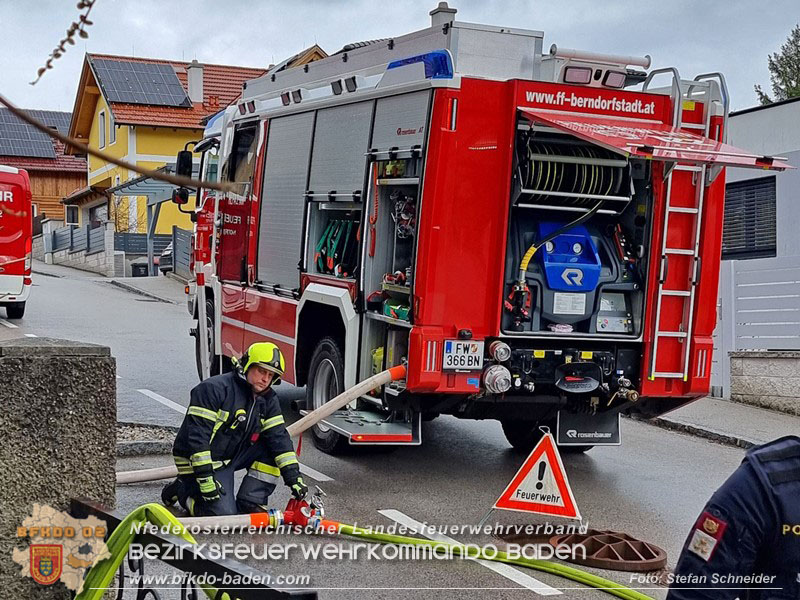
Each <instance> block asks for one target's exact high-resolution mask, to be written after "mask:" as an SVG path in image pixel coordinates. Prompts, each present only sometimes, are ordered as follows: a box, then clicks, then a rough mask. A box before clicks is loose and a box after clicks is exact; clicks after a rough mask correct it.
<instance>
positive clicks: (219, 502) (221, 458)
mask: <svg viewBox="0 0 800 600" xmlns="http://www.w3.org/2000/svg"><path fill="white" fill-rule="evenodd" d="M234 367H235V369H234V370H233V371H232V372H230V373H225V374H222V375H215V376H214V377H210V378H209V379H206V380H205V381H203V382H201V383H200V384H199V385H198V386H196V387H195V388H194V389H193V390H192V392H191V399H190V401H189V408H188V410H187V411H186V417H185V418H184V420H183V423H182V424H181V428H180V430H179V431H178V434H177V437H176V438H175V444H174V445H173V449H172V453H173V458H174V460H175V464H176V465H177V467H178V478H177V479H176V480H175V481H173V482H171V483H170V484H168V485H167V486H166V487H165V488H164V490H163V491H162V492H161V499H162V501H163V502H164V504H165V505H166V506H172V505H173V504H174V503H175V502H179V503H180V504H181V506H183V508H185V509H186V510H187V511H189V513H190V514H191V515H193V516H218V515H230V514H236V513H252V512H264V511H265V510H266V505H267V499H268V498H269V495H270V494H271V493H272V491H273V490H274V489H275V485H276V483H277V482H278V480H279V479H280V478H283V481H284V483H285V484H286V485H287V486H288V487H289V488H290V489H291V491H292V495H293V496H294V497H295V498H298V499H301V500H302V499H303V498H305V496H306V494H307V493H308V487H307V486H306V484H305V483H304V482H303V478H302V477H301V476H300V464H299V463H298V462H297V456H296V455H295V453H294V446H293V445H292V440H291V438H290V437H289V433H288V432H287V431H286V427H285V425H284V421H283V416H282V415H281V408H280V405H279V403H278V397H277V395H276V394H275V392H274V391H273V390H272V386H273V385H275V384H276V383H278V382H279V381H280V378H281V376H282V375H283V373H284V368H285V365H284V359H283V355H282V354H281V351H280V350H279V349H278V347H277V346H276V345H275V344H273V343H270V342H258V343H255V344H253V345H251V346H250V347H249V348H248V349H247V352H245V353H244V355H243V356H242V357H241V359H239V360H238V361H236V360H235V359H234ZM240 469H247V473H246V474H245V477H244V479H243V480H242V484H241V485H240V486H239V490H238V492H236V494H235V496H234V479H233V476H234V473H235V472H236V471H238V470H240Z"/></svg>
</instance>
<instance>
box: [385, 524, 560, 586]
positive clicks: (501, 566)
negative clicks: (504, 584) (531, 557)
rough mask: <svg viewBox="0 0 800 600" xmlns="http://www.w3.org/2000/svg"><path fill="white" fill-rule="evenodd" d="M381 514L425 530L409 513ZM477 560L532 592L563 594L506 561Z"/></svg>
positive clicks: (441, 539)
mask: <svg viewBox="0 0 800 600" xmlns="http://www.w3.org/2000/svg"><path fill="white" fill-rule="evenodd" d="M378 513H379V514H382V515H383V516H384V517H386V518H387V519H391V520H392V521H394V522H395V523H398V524H400V525H403V526H405V527H407V528H409V529H411V530H414V531H416V532H418V533H419V532H424V530H425V527H424V526H423V524H422V523H420V522H419V521H415V520H414V519H412V518H411V517H409V516H408V515H406V514H404V513H401V512H400V511H399V510H394V509H385V510H379V511H378ZM422 535H423V536H424V537H426V538H428V539H431V540H436V541H437V542H447V543H449V544H459V543H460V542H459V541H457V540H454V539H453V538H451V537H448V536H446V535H443V534H441V533H430V534H429V533H422ZM475 562H477V563H478V564H481V565H483V566H484V567H486V568H487V569H490V570H492V571H494V572H495V573H497V574H498V575H502V576H503V577H505V578H506V579H510V580H511V581H513V582H514V583H517V584H519V585H521V586H523V587H526V588H528V589H529V590H531V591H532V592H535V593H537V594H539V595H541V596H558V595H561V593H562V592H561V591H559V590H557V589H556V588H552V587H550V586H549V585H547V584H546V583H542V582H541V581H539V580H538V579H536V578H534V577H531V576H530V575H526V574H525V573H522V572H520V571H517V570H516V569H515V568H514V567H512V566H511V565H507V564H505V563H499V562H493V561H490V560H481V559H478V560H476V561H475Z"/></svg>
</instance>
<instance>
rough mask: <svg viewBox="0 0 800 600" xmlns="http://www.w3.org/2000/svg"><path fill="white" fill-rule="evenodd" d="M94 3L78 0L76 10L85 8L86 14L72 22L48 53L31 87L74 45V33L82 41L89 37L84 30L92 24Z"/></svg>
mask: <svg viewBox="0 0 800 600" xmlns="http://www.w3.org/2000/svg"><path fill="white" fill-rule="evenodd" d="M95 2H97V0H78V10H83V9H84V8H85V9H86V12H85V13H83V14H82V15H80V17H78V20H77V21H73V22H72V25H70V26H69V29H67V36H66V37H65V38H64V39H63V40H61V41H60V42H59V43H58V46H56V48H55V50H53V51H52V52H51V53H50V56H49V57H48V58H47V62H46V63H45V64H44V66H43V67H40V68H39V70H38V71H37V72H36V80H35V81H31V85H36V84H37V83H38V82H39V80H40V79H41V78H42V76H43V75H44V74H45V73H47V71H48V69H52V68H53V61H54V60H57V59H59V58H61V55H62V54H64V52H66V51H67V44H71V45H75V34H76V33H77V34H78V35H79V36H80V37H82V38H84V39H86V38H88V37H89V34H88V33H87V31H86V28H87V27H88V26H89V25H91V24H92V22H91V21H90V20H89V13H90V12H92V6H94V3H95Z"/></svg>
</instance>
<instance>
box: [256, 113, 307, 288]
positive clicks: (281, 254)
mask: <svg viewBox="0 0 800 600" xmlns="http://www.w3.org/2000/svg"><path fill="white" fill-rule="evenodd" d="M313 130H314V114H313V113H310V112H309V113H302V114H299V115H291V116H288V117H280V118H278V119H273V120H272V121H270V124H269V138H268V140H267V160H266V165H265V167H264V185H263V189H262V192H261V219H260V224H259V235H258V279H259V280H260V281H262V282H264V283H268V284H272V285H281V286H285V287H288V288H296V287H298V286H299V284H300V275H299V271H298V270H297V263H298V261H299V260H300V238H301V233H302V227H303V209H304V206H305V197H304V193H305V190H306V175H307V172H308V158H309V153H310V152H311V135H312V133H313Z"/></svg>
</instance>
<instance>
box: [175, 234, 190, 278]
mask: <svg viewBox="0 0 800 600" xmlns="http://www.w3.org/2000/svg"><path fill="white" fill-rule="evenodd" d="M191 260H192V232H191V231H187V230H186V229H180V228H178V227H175V226H173V227H172V265H173V270H174V272H175V275H178V276H179V277H183V278H184V279H191V277H192V271H191V269H190V267H189V265H190V264H191Z"/></svg>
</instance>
